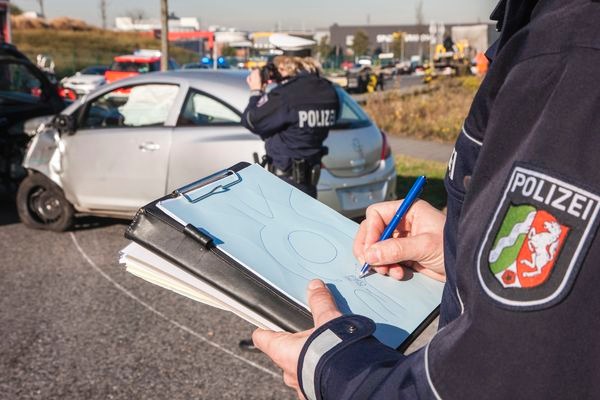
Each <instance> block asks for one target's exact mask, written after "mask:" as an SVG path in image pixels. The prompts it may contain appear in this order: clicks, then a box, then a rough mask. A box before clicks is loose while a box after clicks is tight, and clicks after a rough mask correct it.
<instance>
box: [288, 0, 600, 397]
mask: <svg viewBox="0 0 600 400" xmlns="http://www.w3.org/2000/svg"><path fill="white" fill-rule="evenodd" d="M503 3H504V4H503V5H502V6H501V9H499V10H497V12H496V13H495V14H496V15H502V14H503V18H502V20H501V21H500V22H501V24H502V35H501V38H500V39H499V42H498V43H497V46H495V54H493V61H492V63H491V67H490V70H489V71H488V75H487V76H486V78H485V79H484V81H483V83H482V86H481V88H480V90H479V91H478V93H477V95H476V97H475V100H474V102H473V105H472V108H471V110H470V112H469V115H468V116H467V118H466V120H465V121H464V127H463V129H462V132H461V134H460V136H459V138H458V140H457V143H456V146H455V151H454V153H453V155H452V157H451V159H450V162H449V168H448V173H447V176H446V179H445V182H446V187H447V191H448V215H447V221H446V227H445V262H446V271H447V279H448V280H447V284H446V286H445V292H444V296H443V301H442V309H441V319H440V326H441V329H440V331H438V333H437V334H436V335H435V336H434V337H433V338H432V340H431V342H430V343H429V344H428V345H427V346H426V347H425V348H423V349H421V350H419V351H417V352H415V353H412V354H411V355H409V356H403V355H401V354H399V353H398V352H396V351H393V350H391V349H389V348H387V347H385V346H383V345H382V344H380V343H379V342H378V341H377V340H376V339H374V338H373V337H372V336H370V334H371V332H372V331H373V329H374V327H373V323H372V322H371V321H370V320H368V319H366V318H364V317H359V316H349V317H340V318H338V319H336V320H333V321H331V322H329V323H328V324H325V325H324V326H322V327H320V328H319V329H318V330H317V331H316V332H315V333H313V335H311V337H310V338H309V341H308V342H307V344H306V345H305V346H304V348H303V350H302V353H301V358H300V362H299V366H298V376H299V378H300V382H301V386H302V389H303V391H304V393H305V394H306V396H307V397H308V398H309V399H313V398H317V399H337V400H342V399H386V400H388V399H413V398H424V399H428V398H443V399H486V400H489V399H598V398H600V379H598V378H599V377H600V375H599V372H598V371H600V339H599V334H598V332H600V318H599V317H598V315H600V314H599V313H600V294H599V293H600V237H598V232H597V231H598V222H599V220H600V215H599V214H600V207H599V204H600V173H599V171H600V2H598V1H597V0H540V1H539V2H537V1H527V0H508V1H506V2H503ZM350 326H353V328H350Z"/></svg>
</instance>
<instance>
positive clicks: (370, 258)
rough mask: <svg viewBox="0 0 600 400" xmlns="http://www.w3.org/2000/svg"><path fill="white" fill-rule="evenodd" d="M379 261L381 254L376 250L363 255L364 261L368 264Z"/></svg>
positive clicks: (370, 250)
mask: <svg viewBox="0 0 600 400" xmlns="http://www.w3.org/2000/svg"><path fill="white" fill-rule="evenodd" d="M379 260H381V254H380V253H379V250H378V249H369V250H367V253H366V254H365V261H366V262H368V263H369V264H377V263H378V262H379Z"/></svg>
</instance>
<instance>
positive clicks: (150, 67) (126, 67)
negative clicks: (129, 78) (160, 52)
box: [110, 61, 160, 74]
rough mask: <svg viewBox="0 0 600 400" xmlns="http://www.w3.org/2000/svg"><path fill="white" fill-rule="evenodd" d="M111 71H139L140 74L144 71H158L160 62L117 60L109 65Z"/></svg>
mask: <svg viewBox="0 0 600 400" xmlns="http://www.w3.org/2000/svg"><path fill="white" fill-rule="evenodd" d="M110 69H111V70H112V71H121V72H139V73H140V74H143V73H146V72H153V71H158V70H159V69H160V64H158V65H157V63H155V62H153V63H147V62H131V61H117V62H114V63H113V64H112V66H111V67H110Z"/></svg>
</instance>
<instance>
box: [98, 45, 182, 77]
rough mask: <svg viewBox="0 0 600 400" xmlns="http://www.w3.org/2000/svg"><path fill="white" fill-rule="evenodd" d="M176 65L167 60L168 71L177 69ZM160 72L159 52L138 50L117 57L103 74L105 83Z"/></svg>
mask: <svg viewBox="0 0 600 400" xmlns="http://www.w3.org/2000/svg"><path fill="white" fill-rule="evenodd" d="M177 68H178V65H177V63H175V61H173V60H169V69H177ZM154 71H160V51H155V50H139V51H136V52H135V53H133V54H129V55H123V56H117V57H115V58H114V62H113V63H112V65H111V66H110V68H109V69H108V71H106V72H105V73H104V78H105V79H106V83H111V82H114V81H117V80H119V79H124V78H129V77H131V76H135V75H138V74H144V73H147V72H154Z"/></svg>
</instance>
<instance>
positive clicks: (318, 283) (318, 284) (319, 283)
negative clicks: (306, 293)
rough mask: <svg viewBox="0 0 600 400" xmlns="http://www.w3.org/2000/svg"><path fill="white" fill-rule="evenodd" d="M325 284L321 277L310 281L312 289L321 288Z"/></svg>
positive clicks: (309, 286) (309, 285)
mask: <svg viewBox="0 0 600 400" xmlns="http://www.w3.org/2000/svg"><path fill="white" fill-rule="evenodd" d="M323 286H324V284H323V282H322V281H320V280H319V279H313V280H312V281H310V283H309V284H308V288H309V289H310V290H315V289H320V288H322V287H323Z"/></svg>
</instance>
